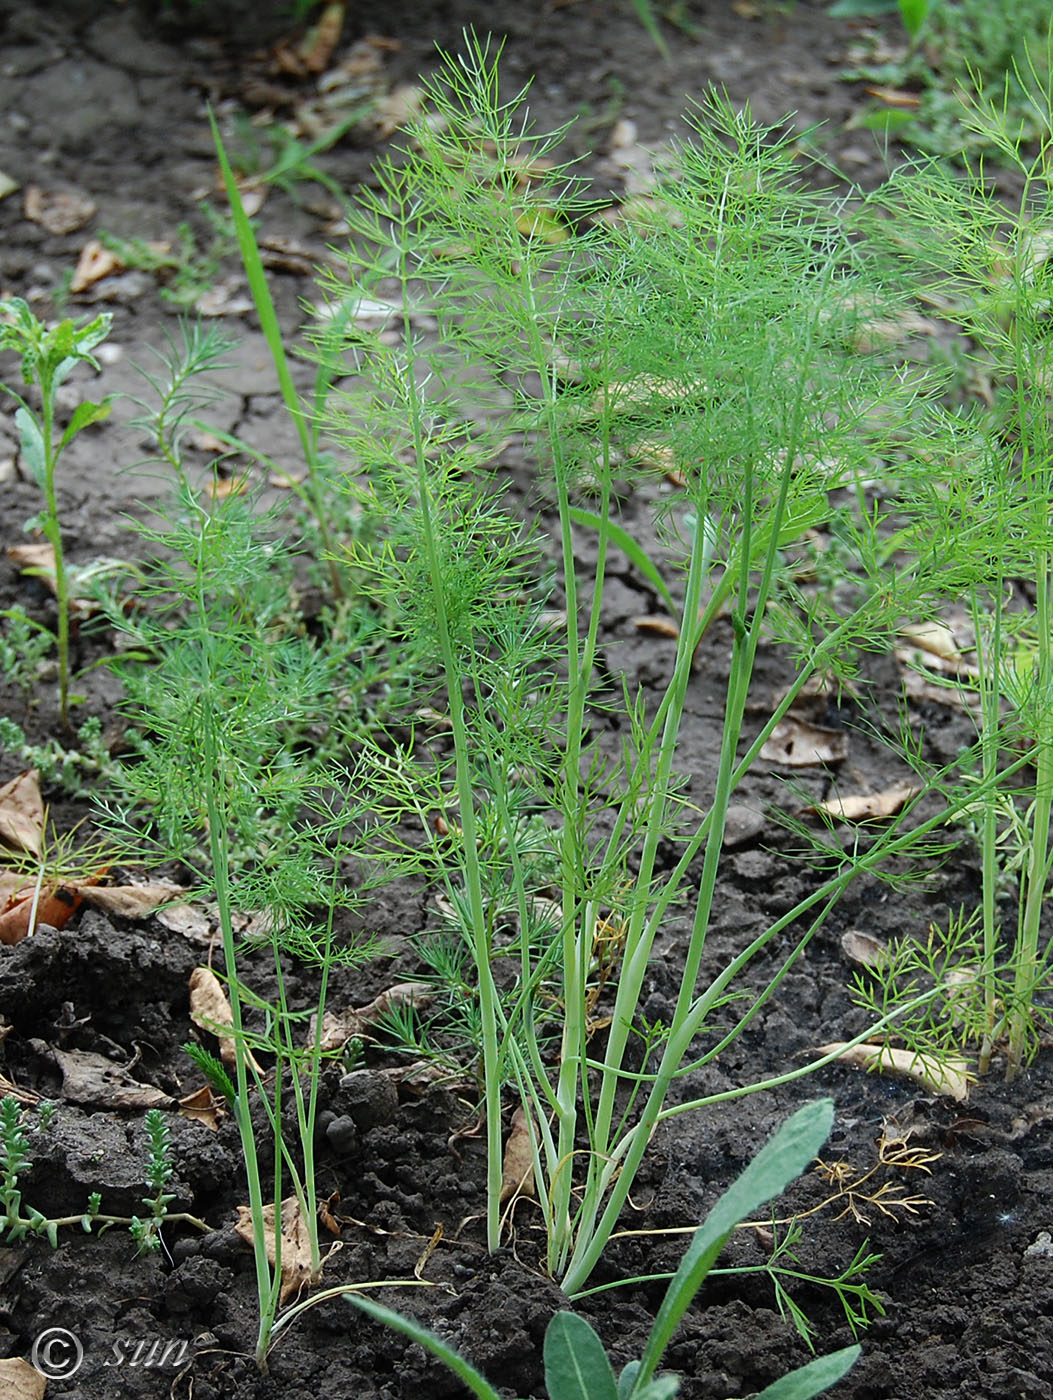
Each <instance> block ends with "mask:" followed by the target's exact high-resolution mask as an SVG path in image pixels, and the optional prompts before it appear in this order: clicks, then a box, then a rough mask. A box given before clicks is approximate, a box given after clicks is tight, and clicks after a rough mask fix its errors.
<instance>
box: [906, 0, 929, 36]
mask: <svg viewBox="0 0 1053 1400" xmlns="http://www.w3.org/2000/svg"><path fill="white" fill-rule="evenodd" d="M899 12H900V16H901V18H902V20H903V28H904V29H905V30H906V31H907V33H908V34H909V35H910V37H911V38H912V39H916V38H917V37H918V34H919V33H920V32H921V26H922V25H923V24H924V23H925V21H926V19H928V16H929V0H899Z"/></svg>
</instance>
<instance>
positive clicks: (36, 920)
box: [0, 881, 88, 945]
mask: <svg viewBox="0 0 1053 1400" xmlns="http://www.w3.org/2000/svg"><path fill="white" fill-rule="evenodd" d="M87 883H88V882H87V881H83V882H81V883H78V884H76V885H67V884H62V885H59V884H55V883H54V882H53V881H50V882H49V881H45V882H44V883H42V884H41V885H40V888H39V892H38V890H37V884H36V881H33V883H32V884H25V885H22V886H21V887H20V888H19V889H18V890H16V891H15V892H14V894H12V895H11V896H10V899H9V901H8V907H7V908H6V909H4V910H3V912H2V913H0V943H4V944H8V945H10V944H12V943H21V941H22V939H23V938H28V936H29V934H30V933H31V932H32V931H33V929H35V928H38V927H39V926H40V925H41V924H50V926H51V927H52V928H59V929H61V928H65V927H66V925H67V924H68V923H69V921H70V919H71V918H72V917H73V915H74V914H75V913H76V912H77V910H78V909H79V908H80V906H81V905H82V904H83V903H84V889H85V886H86V885H87Z"/></svg>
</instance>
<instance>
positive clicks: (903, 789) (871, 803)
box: [808, 783, 921, 822]
mask: <svg viewBox="0 0 1053 1400" xmlns="http://www.w3.org/2000/svg"><path fill="white" fill-rule="evenodd" d="M920 791H921V788H918V787H914V786H913V785H912V784H911V783H896V784H895V786H894V787H890V788H885V790H884V791H883V792H857V793H849V794H847V795H846V796H845V797H830V798H828V799H827V800H826V801H825V802H816V803H815V804H814V806H812V807H809V808H808V811H810V812H828V813H829V814H830V816H832V817H836V818H837V819H838V820H839V821H843V822H865V821H873V820H874V819H875V818H877V817H894V816H895V815H896V813H897V812H898V811H899V810H900V809H901V808H902V807H903V806H904V805H905V804H906V803H907V802H909V801H910V800H911V798H913V797H917V795H918V793H919V792H920Z"/></svg>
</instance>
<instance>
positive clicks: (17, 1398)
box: [0, 1356, 48, 1400]
mask: <svg viewBox="0 0 1053 1400" xmlns="http://www.w3.org/2000/svg"><path fill="white" fill-rule="evenodd" d="M47 1388H48V1383H47V1378H46V1377H44V1376H42V1375H41V1374H40V1372H39V1371H38V1370H37V1369H36V1367H34V1366H30V1364H29V1362H28V1361H23V1359H22V1358H21V1357H20V1356H7V1357H5V1358H4V1359H3V1360H2V1361H0V1400H44V1392H45V1391H46V1390H47Z"/></svg>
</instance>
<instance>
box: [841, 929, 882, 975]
mask: <svg viewBox="0 0 1053 1400" xmlns="http://www.w3.org/2000/svg"><path fill="white" fill-rule="evenodd" d="M841 951H842V953H844V955H845V957H846V958H848V959H849V961H850V962H854V963H860V964H862V966H863V967H880V966H881V964H882V963H883V962H884V961H885V959H886V958H887V957H888V944H887V943H883V942H882V940H881V939H880V938H874V937H873V936H872V935H871V934H869V933H863V931H862V930H861V929H857V928H850V929H846V931H845V932H844V933H843V934H842V935H841Z"/></svg>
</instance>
